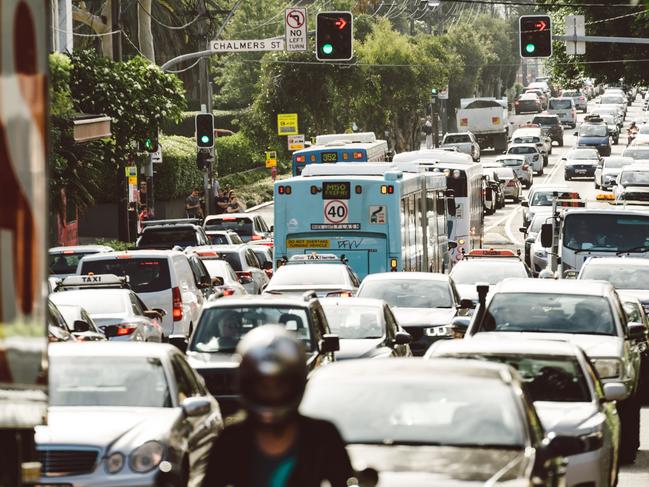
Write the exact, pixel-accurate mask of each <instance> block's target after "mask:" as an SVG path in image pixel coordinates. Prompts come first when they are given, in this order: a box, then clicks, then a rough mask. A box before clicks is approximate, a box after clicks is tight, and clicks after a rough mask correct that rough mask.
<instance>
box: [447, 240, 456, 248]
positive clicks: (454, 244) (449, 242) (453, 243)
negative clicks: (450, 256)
mask: <svg viewBox="0 0 649 487" xmlns="http://www.w3.org/2000/svg"><path fill="white" fill-rule="evenodd" d="M447 245H448V250H453V249H457V242H456V241H455V240H449V241H448V244H447Z"/></svg>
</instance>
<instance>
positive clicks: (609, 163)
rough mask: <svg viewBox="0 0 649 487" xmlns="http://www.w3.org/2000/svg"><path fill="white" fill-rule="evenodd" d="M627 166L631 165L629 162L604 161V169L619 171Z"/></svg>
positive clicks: (622, 160) (617, 160)
mask: <svg viewBox="0 0 649 487" xmlns="http://www.w3.org/2000/svg"><path fill="white" fill-rule="evenodd" d="M629 164H631V161H625V160H624V159H604V169H619V168H621V167H624V166H628V165H629Z"/></svg>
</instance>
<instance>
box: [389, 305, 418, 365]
mask: <svg viewBox="0 0 649 487" xmlns="http://www.w3.org/2000/svg"><path fill="white" fill-rule="evenodd" d="M383 316H384V319H385V335H386V346H388V347H390V348H392V356H394V357H411V356H412V351H411V350H410V345H408V344H405V345H395V344H394V337H395V336H396V334H397V332H398V331H405V330H402V329H401V327H400V326H399V324H398V323H397V319H396V318H395V317H394V314H392V310H391V309H390V307H389V306H388V305H387V304H384V305H383Z"/></svg>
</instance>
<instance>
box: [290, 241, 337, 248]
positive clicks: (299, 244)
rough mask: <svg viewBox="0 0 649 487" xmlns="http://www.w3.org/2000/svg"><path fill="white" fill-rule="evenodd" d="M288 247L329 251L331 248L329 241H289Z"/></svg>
mask: <svg viewBox="0 0 649 487" xmlns="http://www.w3.org/2000/svg"><path fill="white" fill-rule="evenodd" d="M286 247H288V248H289V249H306V248H309V249H328V248H330V247H331V242H330V241H329V240H287V241H286Z"/></svg>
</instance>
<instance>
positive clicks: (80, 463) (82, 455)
mask: <svg viewBox="0 0 649 487" xmlns="http://www.w3.org/2000/svg"><path fill="white" fill-rule="evenodd" d="M98 456H99V452H98V451H97V450H55V449H42V450H38V460H39V461H40V462H41V465H42V470H41V471H42V473H43V475H46V476H52V477H57V476H63V475H82V474H85V473H91V472H92V471H93V470H94V469H95V465H96V464H97V457H98Z"/></svg>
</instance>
